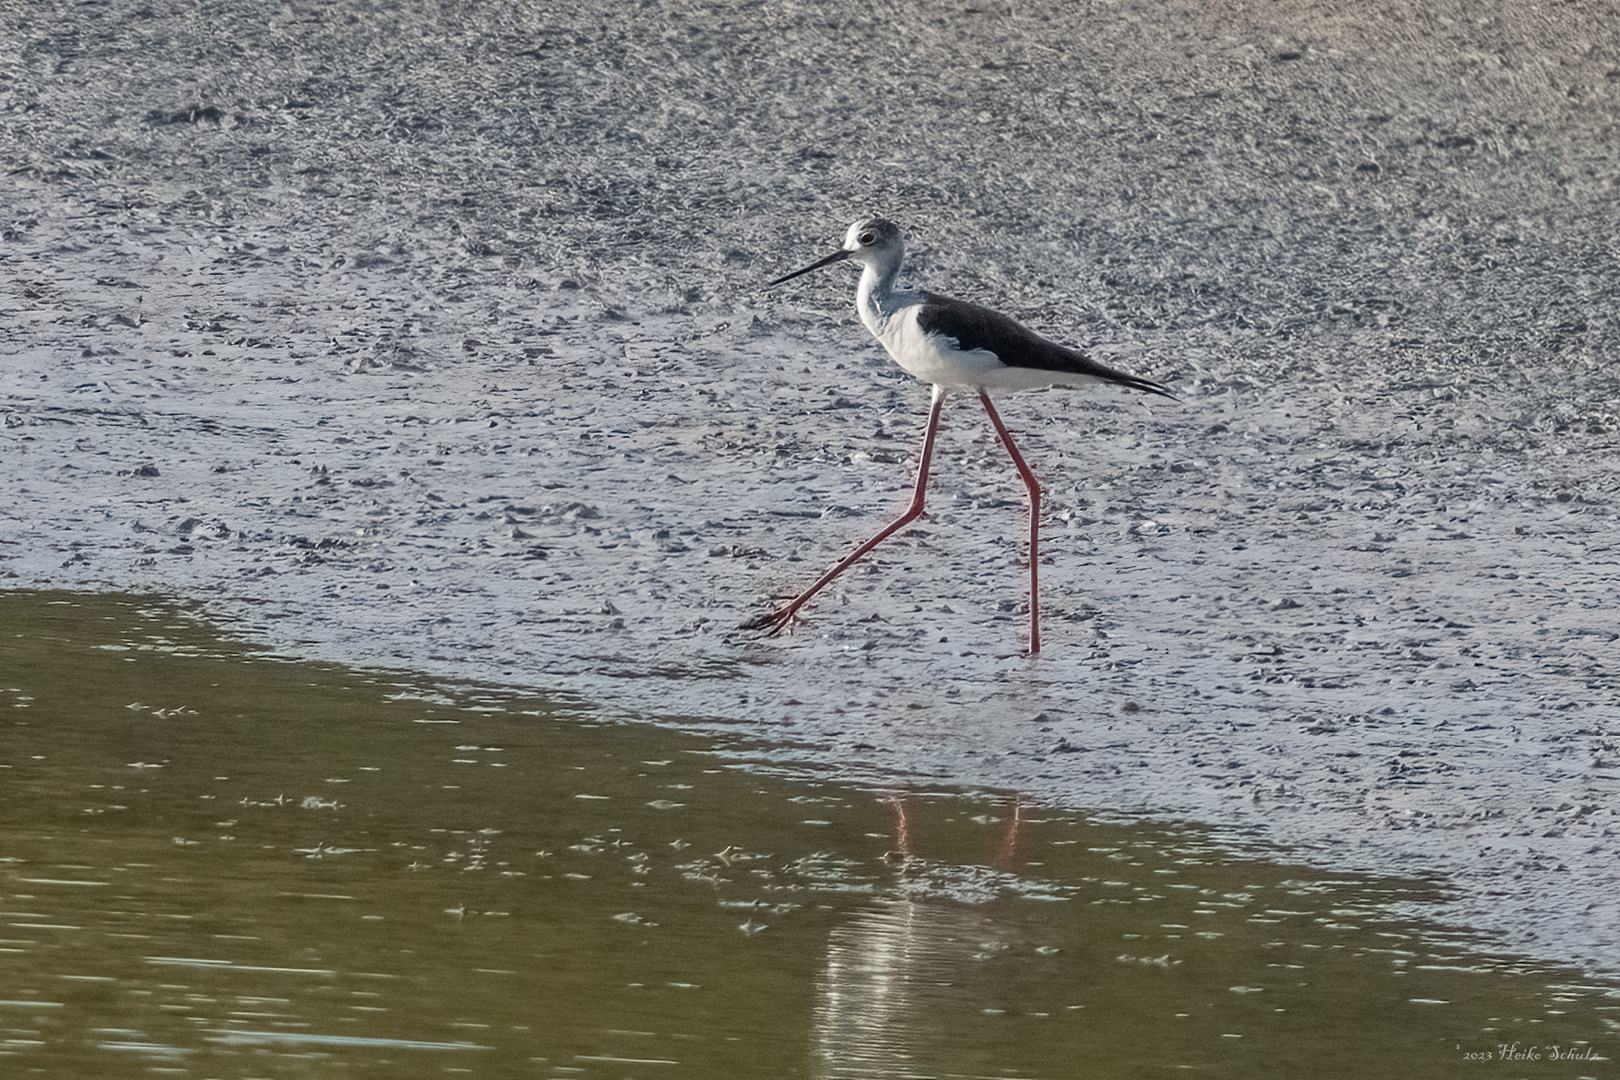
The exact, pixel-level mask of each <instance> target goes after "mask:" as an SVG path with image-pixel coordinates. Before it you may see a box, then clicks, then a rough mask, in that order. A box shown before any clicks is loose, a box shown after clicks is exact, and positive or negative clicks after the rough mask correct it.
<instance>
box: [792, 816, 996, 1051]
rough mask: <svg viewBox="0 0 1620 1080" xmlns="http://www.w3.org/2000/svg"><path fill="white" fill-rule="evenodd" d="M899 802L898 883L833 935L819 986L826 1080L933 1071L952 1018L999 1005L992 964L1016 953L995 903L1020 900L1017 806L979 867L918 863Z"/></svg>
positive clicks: (890, 856)
mask: <svg viewBox="0 0 1620 1080" xmlns="http://www.w3.org/2000/svg"><path fill="white" fill-rule="evenodd" d="M890 803H891V805H892V806H893V808H894V813H895V819H896V820H895V846H894V848H893V849H892V850H891V851H890V852H888V853H887V854H886V855H885V856H884V860H885V861H886V862H888V863H889V864H890V865H891V866H893V867H894V868H895V879H894V881H893V883H892V884H891V885H890V887H889V889H888V890H887V892H888V895H887V897H886V898H885V899H884V900H882V901H880V902H879V904H878V905H877V906H875V907H873V908H872V909H870V910H868V911H866V912H865V913H863V914H861V915H859V916H857V917H856V918H855V919H854V920H853V921H851V922H848V923H846V924H844V925H843V926H840V927H838V928H837V929H835V930H834V931H833V932H832V933H831V934H830V935H829V936H828V941H827V960H826V963H825V965H824V966H823V968H822V970H821V973H820V975H819V976H818V977H817V979H816V1006H815V1021H814V1023H815V1026H814V1034H813V1039H814V1040H815V1044H816V1045H815V1048H814V1049H815V1061H816V1065H817V1068H818V1071H817V1073H816V1074H815V1075H816V1076H817V1077H819V1078H820V1080H858V1078H862V1080H864V1078H868V1077H873V1078H875V1077H883V1078H885V1080H890V1078H893V1077H897V1076H906V1075H911V1074H913V1073H914V1072H915V1070H918V1069H926V1068H927V1067H928V1065H929V1063H930V1062H931V1061H932V1060H933V1059H934V1058H935V1057H936V1056H937V1055H938V1054H939V1053H940V1051H941V1050H942V1048H943V1045H944V1044H946V1043H948V1042H949V1041H950V1035H951V1027H952V1020H953V1016H957V1015H959V1013H960V1010H961V1009H963V1008H970V1007H971V1008H972V1009H973V1011H975V1012H982V1004H983V1002H984V1000H986V999H988V998H991V997H993V996H994V993H995V991H994V987H993V986H989V985H985V975H986V972H985V970H984V967H983V965H984V962H985V961H986V960H989V959H991V958H993V957H995V956H997V955H999V954H1001V953H1003V952H1005V951H1006V950H1007V949H1009V948H1011V947H1012V942H1011V941H1010V940H1009V928H1007V927H1004V926H1001V925H998V922H997V917H996V907H997V905H996V904H995V903H994V901H996V900H999V899H1001V898H1004V897H1007V896H1010V895H1013V894H1015V893H1016V892H1018V891H1019V890H1018V885H1019V880H1020V879H1019V878H1018V876H1017V875H1016V874H1014V873H1013V869H1012V868H1013V865H1014V861H1015V858H1016V855H1017V849H1018V833H1019V829H1020V826H1021V825H1022V806H1021V804H1020V801H1019V800H1018V798H1017V797H1014V799H1013V802H1012V807H1011V809H1012V814H1011V820H1010V822H1009V823H1008V824H1007V827H1006V831H1005V833H1004V835H1003V836H1002V837H1001V839H1000V840H999V842H998V843H997V845H996V848H995V850H994V852H993V853H992V854H991V858H990V861H989V863H988V865H979V866H974V865H955V864H948V863H939V862H934V861H931V860H928V859H926V858H923V857H922V856H920V855H919V854H917V852H916V851H915V850H914V848H913V846H912V841H913V837H912V821H911V818H910V816H909V814H908V813H907V806H906V802H905V799H904V797H903V796H899V795H897V796H895V797H894V798H893V799H892V800H890ZM908 1070H910V1071H909V1072H908Z"/></svg>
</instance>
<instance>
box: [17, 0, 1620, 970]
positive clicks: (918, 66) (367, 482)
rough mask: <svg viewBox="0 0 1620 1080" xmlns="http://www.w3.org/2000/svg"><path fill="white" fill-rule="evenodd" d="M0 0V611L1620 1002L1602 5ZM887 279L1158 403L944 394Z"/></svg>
mask: <svg viewBox="0 0 1620 1080" xmlns="http://www.w3.org/2000/svg"><path fill="white" fill-rule="evenodd" d="M394 7H395V6H394V5H371V4H364V3H353V2H350V3H339V4H328V3H313V2H311V3H297V2H295V3H288V4H283V5H281V6H279V7H275V6H268V5H261V4H253V3H247V2H244V0H225V2H222V3H218V4H212V5H208V6H206V7H203V6H198V5H195V4H182V3H177V2H176V3H170V2H163V0H159V2H154V3H136V2H124V0H115V2H111V3H100V4H73V5H69V4H49V3H45V4H40V3H23V2H20V0H0V112H3V114H4V116H5V122H4V124H3V125H0V173H3V174H4V179H3V181H0V192H3V198H0V242H3V246H0V269H3V270H4V274H3V282H4V284H3V287H0V304H3V305H4V308H3V310H4V316H5V317H4V319H3V320H0V335H3V349H4V364H3V368H0V416H3V424H4V426H3V441H0V484H3V485H4V488H5V489H6V490H7V491H8V492H10V493H11V497H10V498H8V499H7V500H6V504H5V505H4V506H3V507H0V584H3V585H5V586H7V587H15V588H39V587H51V588H73V589H98V590H120V591H128V592H159V593H172V594H177V595H180V596H184V597H190V598H195V599H199V600H201V601H203V602H204V604H205V608H204V610H205V611H206V612H207V613H208V614H210V615H211V616H213V617H216V618H221V619H226V620H229V621H230V622H231V624H232V625H234V626H235V627H236V628H237V629H239V630H241V631H242V632H244V633H247V634H249V635H251V636H253V637H254V638H255V639H257V640H258V641H260V642H262V643H264V644H265V645H266V646H268V647H270V648H273V649H277V650H281V651H283V652H286V653H290V654H296V655H301V656H309V657H319V658H324V659H330V660H337V661H343V662H347V663H352V664H361V665H372V666H382V667H393V668H405V669H409V670H412V671H415V672H419V673H424V674H426V675H429V676H432V677H454V678H461V679H470V680H475V681H480V682H486V683H495V684H502V685H511V686H520V687H533V688H540V689H543V690H551V691H556V692H571V693H575V694H578V695H580V696H581V697H583V698H584V699H587V700H589V701H592V702H595V703H597V704H599V705H601V706H603V707H605V708H607V709H610V710H612V711H614V712H616V713H623V714H627V715H640V716H649V717H653V718H657V719H661V720H664V721H666V722H671V723H679V724H683V725H686V726H689V727H693V728H709V729H714V730H722V729H723V730H727V731H731V732H735V733H738V734H742V735H746V736H750V737H756V738H759V739H763V740H765V741H767V742H768V743H769V744H771V745H774V746H776V747H779V748H780V750H779V755H780V758H781V760H782V761H783V762H784V763H787V764H790V765H793V766H794V767H801V768H811V769H818V770H824V771H826V772H828V773H830V774H837V775H842V776H846V777H850V778H852V779H856V780H859V781H863V782H878V783H895V782H905V781H908V780H910V781H922V782H926V783H937V784H960V785H968V786H987V787H996V788H1005V789H1016V790H1019V791H1021V792H1023V793H1024V794H1025V796H1026V797H1028V798H1031V799H1033V800H1037V801H1040V802H1043V803H1047V804H1054V805H1062V806H1067V807H1075V808H1084V809H1089V810H1094V811H1098V812H1123V813H1138V812H1140V813H1146V814H1150V815H1155V816H1159V817H1165V818H1177V819H1183V820H1190V821H1200V822H1205V823H1208V824H1210V825H1211V826H1213V827H1216V828H1217V829H1219V830H1222V831H1223V832H1224V833H1225V834H1226V835H1228V836H1230V837H1231V838H1232V840H1233V842H1234V843H1244V844H1259V845H1262V846H1270V847H1272V848H1274V849H1276V850H1278V851H1280V852H1281V853H1282V855H1283V857H1286V858H1292V859H1302V860H1308V861H1311V862H1313V863H1316V864H1318V865H1320V866H1322V867H1324V868H1329V869H1333V870H1346V871H1348V870H1358V871H1394V872H1400V873H1413V874H1422V875H1433V876H1435V877H1436V878H1437V879H1439V880H1440V881H1442V883H1443V884H1444V885H1445V888H1444V890H1443V892H1444V897H1443V899H1441V900H1440V901H1438V902H1437V903H1436V904H1435V905H1433V906H1431V907H1429V908H1426V909H1425V910H1426V912H1427V913H1428V914H1432V915H1435V916H1438V917H1441V918H1444V919H1449V920H1453V921H1455V922H1456V923H1458V924H1460V925H1463V926H1466V927H1471V928H1472V929H1473V930H1474V931H1477V933H1478V935H1479V936H1478V940H1479V941H1480V942H1482V943H1483V944H1484V945H1485V946H1486V947H1489V948H1495V949H1503V950H1512V951H1518V952H1522V953H1525V954H1528V955H1530V956H1532V957H1536V958H1540V959H1543V960H1549V961H1560V962H1565V961H1567V962H1573V963H1578V964H1581V965H1584V966H1586V967H1588V968H1589V969H1591V970H1594V971H1602V972H1608V973H1613V972H1616V971H1620V941H1617V928H1620V888H1617V886H1620V869H1617V868H1620V858H1617V855H1620V851H1617V846H1620V845H1617V843H1616V839H1615V831H1616V828H1617V826H1620V818H1617V801H1616V789H1617V787H1620V704H1617V702H1620V679H1617V667H1620V647H1617V645H1616V637H1617V625H1620V621H1617V619H1616V613H1615V600H1616V592H1617V587H1616V579H1617V577H1620V546H1617V545H1620V528H1617V526H1620V520H1617V512H1616V499H1617V496H1620V469H1617V457H1616V453H1615V450H1616V446H1617V444H1620V405H1617V402H1620V376H1617V374H1616V366H1615V362H1614V357H1615V356H1616V353H1617V347H1620V306H1617V302H1616V301H1617V295H1620V289H1617V269H1616V259H1615V255H1616V242H1615V236H1616V225H1617V222H1616V216H1617V212H1616V211H1617V206H1620V191H1617V188H1616V178H1617V176H1620V131H1617V129H1616V128H1617V125H1616V120H1617V118H1620V12H1617V9H1616V7H1615V5H1613V4H1608V3H1601V4H1596V3H1595V4H1588V5H1561V6H1556V7H1551V6H1543V7H1541V8H1539V9H1538V8H1534V7H1531V6H1528V5H1520V4H1506V3H1500V4H1496V3H1484V4H1479V3H1470V4H1461V3H1429V4H1425V5H1422V7H1423V8H1425V9H1426V11H1427V13H1426V14H1424V13H1418V12H1414V11H1412V10H1410V9H1408V8H1407V7H1406V6H1404V5H1389V6H1387V7H1377V6H1369V5H1365V4H1352V3H1346V2H1335V0H1330V2H1328V3H1325V4H1320V3H1319V4H1305V3H1297V2H1287V3H1279V4H1276V5H1263V6H1261V8H1260V9H1259V10H1256V9H1253V8H1241V7H1238V6H1235V5H1225V4H1219V3H1217V4H1205V3H1200V4H1163V3H1160V4H1132V3H1119V4H1094V5H1051V6H1050V7H1039V6H1031V5H1018V6H1016V7H1015V8H1013V9H1012V11H1011V13H1008V11H1007V9H1005V8H1002V7H1000V6H995V7H982V8H961V7H957V8H949V9H947V8H941V7H940V6H938V5H931V4H911V5H886V6H878V7H874V6H872V5H863V4H844V5H804V6H799V5H794V4H785V5H754V4H697V3H690V2H686V0H676V2H672V3H668V4H651V3H645V4H639V5H627V4H598V5H594V10H588V11H580V12H575V11H572V10H571V8H569V7H562V6H559V7H558V8H557V9H556V10H548V9H545V8H537V7H536V6H535V5H532V4H480V5H446V6H443V9H442V10H441V6H440V5H418V4H407V5H405V6H404V10H403V11H397V10H394ZM873 211H877V212H883V213H886V214H888V215H890V216H893V217H895V218H897V219H899V220H900V221H901V223H902V225H903V226H904V227H905V228H906V229H907V231H908V236H909V237H910V241H911V245H910V246H911V260H910V263H909V267H910V271H911V273H910V274H908V275H907V276H908V277H912V276H914V277H915V279H916V280H919V281H921V282H924V283H926V284H927V285H928V286H929V287H931V288H935V289H938V290H940V291H945V292H950V293H955V294H957V295H961V296H964V297H967V298H970V299H974V300H977V301H979V302H982V303H987V304H990V305H992V306H995V307H998V308H1000V309H1002V310H1005V311H1008V312H1009V313H1011V314H1014V315H1016V316H1017V317H1019V318H1020V319H1022V320H1024V321H1026V322H1027V323H1029V324H1030V325H1032V326H1034V327H1036V328H1037V329H1040V330H1042V331H1043V332H1046V333H1048V334H1050V335H1052V336H1055V337H1058V338H1060V339H1062V340H1065V341H1069V342H1072V343H1074V344H1078V345H1083V346H1086V347H1089V348H1092V349H1094V350H1095V351H1096V352H1097V353H1098V354H1099V355H1102V356H1104V357H1106V358H1107V359H1109V360H1110V361H1111V362H1113V363H1116V364H1118V365H1120V366H1123V367H1126V368H1128V369H1130V370H1132V371H1135V372H1137V373H1139V374H1142V375H1145V376H1148V377H1150V378H1154V379H1158V380H1162V381H1164V382H1166V383H1169V384H1171V385H1172V386H1173V387H1174V388H1175V389H1176V391H1177V393H1178V394H1179V395H1180V398H1181V400H1180V401H1179V402H1165V401H1162V400H1159V399H1153V400H1147V399H1144V398H1142V397H1141V396H1132V395H1127V394H1124V393H1120V392H1114V391H1101V392H1098V393H1095V394H1089V395H1088V394H1083V393H1073V392H1067V391H1061V392H1060V391H1053V392H1037V393H1028V394H1022V395H1016V396H1013V397H1009V398H1007V399H1005V401H1004V403H1003V406H1002V411H1003V415H1004V416H1006V418H1007V420H1008V422H1009V423H1010V424H1011V425H1012V426H1013V428H1014V430H1015V431H1016V432H1017V433H1018V434H1019V436H1020V438H1021V440H1022V442H1023V446H1024V449H1025V452H1026V454H1027V456H1028V457H1029V459H1030V461H1031V462H1032V464H1033V465H1034V466H1035V468H1036V470H1037V471H1038V472H1039V473H1040V475H1041V476H1042V478H1043V480H1044V482H1045V484H1046V486H1047V495H1048V506H1047V511H1046V517H1045V537H1046V547H1045V551H1044V554H1045V555H1046V556H1047V558H1049V560H1050V562H1049V563H1048V564H1046V565H1044V566H1043V572H1044V574H1045V590H1044V591H1045V600H1046V603H1047V605H1048V609H1049V618H1048V622H1047V626H1046V634H1047V641H1046V651H1045V653H1044V654H1043V655H1042V656H1040V657H1039V658H1036V659H1029V658H1026V657H1024V656H1022V655H1021V654H1020V650H1021V648H1022V644H1023V635H1024V616H1023V615H1022V614H1021V613H1020V607H1021V605H1022V604H1023V603H1024V600H1025V596H1024V593H1023V580H1024V575H1023V571H1021V570H1020V568H1019V565H1018V560H1019V558H1020V544H1019V540H1020V538H1021V535H1022V532H1023V528H1024V524H1023V521H1024V518H1023V515H1024V510H1023V496H1022V490H1021V488H1020V486H1019V484H1018V481H1017V478H1016V477H1015V476H1014V475H1013V473H1012V471H1011V469H1010V467H1009V466H1008V465H1007V463H1006V462H1005V460H1004V458H1003V454H1002V452H1001V448H1000V447H999V446H998V445H997V444H996V442H995V440H994V436H993V433H992V432H991V430H990V428H989V425H988V424H987V422H986V421H985V419H984V417H983V415H982V412H981V411H980V410H979V409H978V407H977V405H976V404H975V403H974V402H973V401H972V400H971V399H961V400H958V401H956V402H955V403H954V404H953V406H952V407H951V408H949V409H948V411H947V414H946V429H945V435H944V436H943V438H942V444H941V448H940V455H939V458H938V460H937V473H936V476H937V479H936V481H935V484H934V486H933V488H932V494H931V500H932V501H931V506H930V512H929V516H928V517H927V518H926V519H924V521H923V522H922V523H920V527H918V528H917V529H915V530H913V531H911V532H909V533H907V534H906V535H905V536H903V537H901V538H897V539H896V541H895V542H893V543H892V545H891V546H890V547H888V548H887V549H884V550H883V551H881V552H880V557H879V558H877V559H876V560H875V561H873V562H872V563H871V564H870V570H871V571H872V572H869V573H866V572H859V571H857V572H854V573H852V574H851V575H850V576H849V578H848V580H847V581H845V582H843V583H842V584H841V585H839V586H837V587H835V588H834V589H832V590H831V591H829V592H828V593H827V594H826V595H825V597H824V598H823V599H822V600H820V601H819V602H818V603H816V604H815V605H814V606H813V607H812V608H811V609H809V611H808V618H807V619H806V620H805V622H804V623H803V624H802V625H801V626H800V627H799V628H798V630H797V632H796V633H794V634H793V635H792V636H788V637H782V638H775V639H764V638H760V637H759V636H758V635H756V634H748V633H742V632H739V631H736V630H735V629H734V628H735V627H736V626H737V624H738V623H739V622H741V621H743V620H744V619H746V618H748V617H750V616H752V615H755V614H758V613H760V612H761V611H763V610H766V608H767V607H768V605H769V604H770V603H771V597H773V596H783V595H787V594H790V593H792V592H793V591H795V590H796V589H797V588H799V587H802V586H803V585H804V584H806V583H808V581H809V580H810V579H811V578H813V577H814V576H815V575H816V574H817V573H819V572H820V571H821V570H822V569H824V568H825V567H826V566H828V565H830V564H831V563H832V562H833V561H835V560H836V559H837V558H838V556H839V554H840V552H841V551H843V550H846V549H847V545H848V544H849V543H850V542H852V541H854V540H856V539H859V538H861V537H863V536H865V535H868V534H870V533H871V532H873V531H875V530H876V529H877V528H878V527H879V526H880V525H881V524H882V523H883V522H884V521H886V520H887V518H888V516H889V515H891V514H893V513H894V512H896V511H897V510H898V509H899V507H900V506H901V505H903V503H904V501H905V498H906V494H907V491H908V488H909V485H910V482H911V475H910V474H911V469H912V467H913V466H912V462H913V460H914V457H913V455H914V453H915V449H916V445H915V444H916V440H917V439H918V437H919V435H920V432H921V427H922V421H923V415H924V411H925V408H926V401H927V389H926V387H924V386H922V385H920V384H918V383H915V382H914V381H912V380H910V379H909V378H908V377H907V376H905V374H904V373H903V372H900V371H899V370H898V369H897V368H895V367H894V366H893V364H891V363H890V362H889V361H888V360H887V359H886V357H884V355H883V354H882V353H881V351H880V350H879V348H878V347H877V345H876V344H875V343H874V342H872V341H871V340H870V339H869V338H868V337H867V336H866V334H865V332H864V331H863V330H862V329H861V327H860V325H859V323H858V322H857V321H856V319H855V317H854V313H853V310H852V306H851V295H852V292H853V274H852V273H849V272H848V271H847V269H833V270H827V271H822V272H820V273H818V274H817V275H815V276H813V277H810V278H806V279H802V280H800V281H796V282H794V283H792V284H791V285H790V286H785V287H783V288H782V289H780V290H776V291H765V290H762V289H761V287H760V283H761V282H762V281H764V280H767V279H768V278H770V277H773V276H775V275H777V274H779V273H783V272H786V271H787V270H791V269H796V268H798V267H799V266H801V265H804V264H805V263H807V262H809V261H810V260H811V259H813V258H815V257H817V256H819V255H820V254H822V253H823V252H824V251H826V250H829V249H830V245H832V244H833V243H835V242H836V240H837V238H839V237H841V235H842V232H843V229H844V227H845V225H847V223H848V222H849V221H850V220H851V219H853V218H855V217H857V216H859V215H861V214H863V213H867V212H873Z"/></svg>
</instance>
